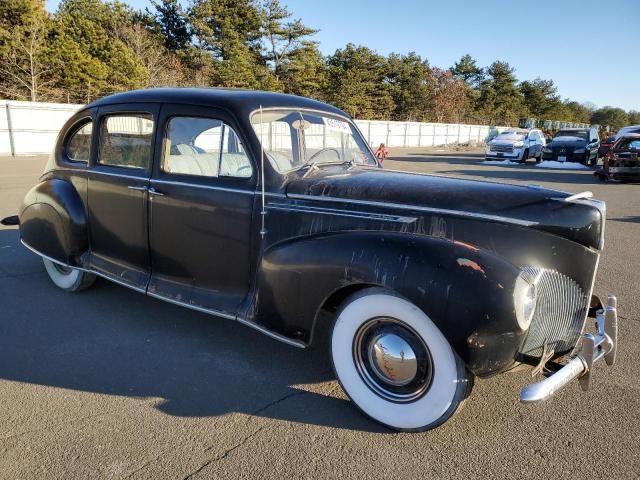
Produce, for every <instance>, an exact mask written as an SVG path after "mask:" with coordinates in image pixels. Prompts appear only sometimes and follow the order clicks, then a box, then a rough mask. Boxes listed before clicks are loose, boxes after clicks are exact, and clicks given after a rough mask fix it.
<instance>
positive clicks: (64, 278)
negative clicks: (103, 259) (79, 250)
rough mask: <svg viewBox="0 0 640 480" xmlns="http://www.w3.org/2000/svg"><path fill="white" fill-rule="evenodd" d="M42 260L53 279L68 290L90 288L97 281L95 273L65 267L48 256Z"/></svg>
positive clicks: (56, 283)
mask: <svg viewBox="0 0 640 480" xmlns="http://www.w3.org/2000/svg"><path fill="white" fill-rule="evenodd" d="M42 261H43V263H44V268H45V270H46V271H47V273H48V274H49V278H50V279H51V281H52V282H53V283H54V284H55V285H56V286H57V287H59V288H61V289H63V290H66V291H67V292H80V291H82V290H85V289H87V288H89V287H90V286H91V285H93V282H95V281H96V276H95V275H92V274H90V273H87V272H83V271H82V270H78V269H77V268H70V267H65V266H63V265H60V264H58V263H55V262H52V261H51V260H48V259H46V258H43V259H42Z"/></svg>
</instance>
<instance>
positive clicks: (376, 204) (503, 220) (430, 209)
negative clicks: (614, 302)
mask: <svg viewBox="0 0 640 480" xmlns="http://www.w3.org/2000/svg"><path fill="white" fill-rule="evenodd" d="M288 197H289V198H293V199H297V200H311V201H322V202H333V203H353V204H356V205H368V206H372V207H382V208H397V209H399V210H411V211H417V212H425V213H436V214H442V215H450V216H456V217H464V218H472V219H476V220H478V219H479V220H489V221H493V222H500V223H510V224H514V225H519V226H522V227H531V226H534V225H538V222H534V221H532V220H522V219H518V218H509V217H503V216H500V215H491V214H488V213H476V212H468V211H462V210H449V209H445V208H433V207H424V206H420V205H407V204H403V203H391V202H376V201H371V200H356V199H349V198H339V197H321V196H315V195H304V194H295V193H294V194H289V195H288Z"/></svg>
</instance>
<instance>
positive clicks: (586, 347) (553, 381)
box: [520, 295, 618, 403]
mask: <svg viewBox="0 0 640 480" xmlns="http://www.w3.org/2000/svg"><path fill="white" fill-rule="evenodd" d="M617 304H618V300H617V299H616V297H615V296H614V295H609V296H608V298H607V306H606V308H605V309H604V310H599V311H598V312H597V314H596V319H595V320H596V333H595V334H592V333H585V334H584V336H583V338H582V348H581V350H580V352H579V353H578V354H577V355H575V356H574V357H572V358H571V360H569V362H568V363H567V364H565V365H564V366H563V367H562V368H560V369H559V370H557V371H556V372H554V373H552V374H550V375H549V376H548V377H547V378H545V379H544V380H542V381H540V382H537V383H531V384H529V385H526V386H525V387H524V388H523V389H522V390H521V391H520V401H521V402H523V403H537V402H542V401H544V400H547V399H548V398H549V397H551V396H552V395H553V394H554V393H556V392H557V391H558V390H560V389H561V388H563V387H564V386H566V385H567V384H568V383H570V382H571V381H572V380H574V379H576V378H578V379H579V380H578V381H579V382H580V386H581V387H582V389H583V390H589V387H590V385H591V373H592V371H593V365H594V364H595V363H596V362H597V361H599V360H601V359H602V358H604V361H605V363H606V364H607V365H613V364H614V363H615V361H616V345H617V342H618V313H617Z"/></svg>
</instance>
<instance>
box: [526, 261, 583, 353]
mask: <svg viewBox="0 0 640 480" xmlns="http://www.w3.org/2000/svg"><path fill="white" fill-rule="evenodd" d="M523 275H524V276H525V278H527V280H529V281H531V282H533V283H535V285H536V290H537V293H538V295H537V301H536V310H535V312H534V314H533V319H532V320H531V326H530V327H529V334H528V335H527V338H526V340H525V342H524V345H523V347H522V349H521V353H523V354H525V355H531V356H534V357H539V356H541V355H542V351H543V348H544V344H545V342H546V343H547V345H548V347H549V348H551V349H553V351H554V352H556V353H557V354H558V353H560V354H562V353H567V352H569V351H570V350H572V349H573V347H574V346H575V345H576V343H577V342H578V340H579V338H580V335H581V334H582V329H583V328H584V324H585V321H586V317H587V308H588V301H587V300H588V299H587V295H586V294H585V293H584V292H583V291H582V289H581V288H580V286H579V285H578V284H577V283H576V282H574V281H573V280H572V279H571V278H569V277H567V276H566V275H563V274H561V273H558V272H556V271H555V270H546V269H541V268H532V267H526V268H524V269H523Z"/></svg>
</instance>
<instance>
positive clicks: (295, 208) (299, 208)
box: [267, 203, 418, 223]
mask: <svg viewBox="0 0 640 480" xmlns="http://www.w3.org/2000/svg"><path fill="white" fill-rule="evenodd" d="M267 209H273V210H281V211H285V212H296V213H298V212H303V213H318V214H320V215H335V216H339V217H350V218H364V219H367V220H380V221H384V222H399V223H413V222H415V221H417V220H418V219H417V218H416V217H404V216H400V215H387V214H384V213H373V212H358V211H355V210H337V209H334V208H322V207H307V206H303V205H289V204H282V203H270V204H268V205H267Z"/></svg>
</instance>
